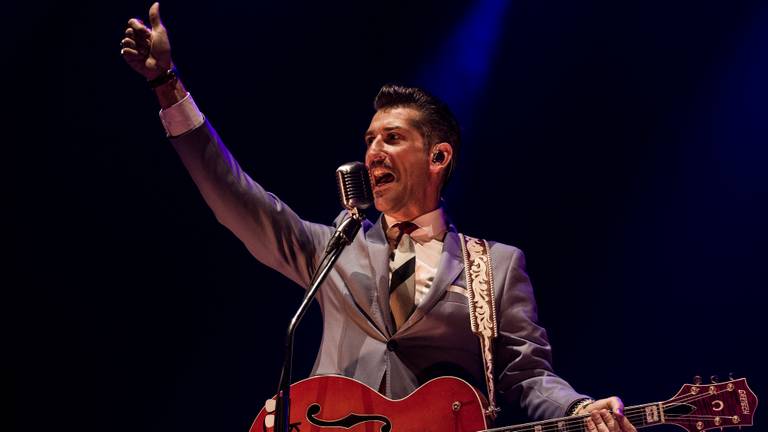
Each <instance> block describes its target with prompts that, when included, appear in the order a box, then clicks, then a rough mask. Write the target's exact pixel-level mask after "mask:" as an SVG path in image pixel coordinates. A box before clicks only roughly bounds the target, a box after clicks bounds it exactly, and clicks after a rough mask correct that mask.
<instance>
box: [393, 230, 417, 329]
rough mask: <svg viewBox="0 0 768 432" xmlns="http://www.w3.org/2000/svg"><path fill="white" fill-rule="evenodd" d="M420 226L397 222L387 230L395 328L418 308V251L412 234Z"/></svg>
mask: <svg viewBox="0 0 768 432" xmlns="http://www.w3.org/2000/svg"><path fill="white" fill-rule="evenodd" d="M417 228H418V226H417V225H416V224H413V223H411V222H400V223H396V224H394V225H393V226H392V228H390V229H389V230H388V231H387V234H388V237H389V239H390V245H391V246H392V249H393V252H392V256H391V262H390V265H389V268H390V270H391V272H392V273H391V278H390V281H389V307H390V310H391V311H392V317H393V318H394V322H395V328H400V326H402V325H403V323H404V322H405V321H406V320H407V319H408V317H409V316H411V313H413V311H414V309H416V302H415V296H416V251H415V249H414V245H413V240H412V239H411V236H410V234H411V233H412V232H413V231H414V230H416V229H417Z"/></svg>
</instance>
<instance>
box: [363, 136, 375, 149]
mask: <svg viewBox="0 0 768 432" xmlns="http://www.w3.org/2000/svg"><path fill="white" fill-rule="evenodd" d="M373 139H374V138H373V136H371V135H368V136H367V137H365V145H366V146H368V147H370V146H371V144H373Z"/></svg>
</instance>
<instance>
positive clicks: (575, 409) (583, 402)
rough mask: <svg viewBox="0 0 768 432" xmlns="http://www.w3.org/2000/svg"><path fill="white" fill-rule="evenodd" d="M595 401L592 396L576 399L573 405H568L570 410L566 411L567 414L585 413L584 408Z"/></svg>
mask: <svg viewBox="0 0 768 432" xmlns="http://www.w3.org/2000/svg"><path fill="white" fill-rule="evenodd" d="M594 401H595V400H594V399H592V398H581V399H576V400H575V401H573V402H572V403H571V406H569V407H568V410H567V411H566V415H568V416H575V415H580V414H584V408H586V407H587V406H588V405H589V404H591V403H592V402H594Z"/></svg>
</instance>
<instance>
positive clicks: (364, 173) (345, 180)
mask: <svg viewBox="0 0 768 432" xmlns="http://www.w3.org/2000/svg"><path fill="white" fill-rule="evenodd" d="M336 183H337V184H338V186H339V198H341V205H342V206H344V208H346V209H347V210H349V211H350V213H352V216H353V217H359V216H358V212H359V211H360V210H365V209H367V208H368V207H370V206H371V204H373V193H372V192H371V177H370V175H369V174H368V168H366V166H365V164H363V163H362V162H347V163H345V164H344V165H342V166H340V167H339V168H338V169H337V170H336Z"/></svg>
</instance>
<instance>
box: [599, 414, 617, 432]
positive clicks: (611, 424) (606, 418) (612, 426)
mask: <svg viewBox="0 0 768 432" xmlns="http://www.w3.org/2000/svg"><path fill="white" fill-rule="evenodd" d="M598 412H599V413H600V418H602V419H603V423H605V425H606V426H607V429H608V430H609V431H611V432H617V431H618V429H619V425H618V423H617V422H616V419H615V418H614V417H613V414H611V413H610V412H608V410H600V411H598Z"/></svg>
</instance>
